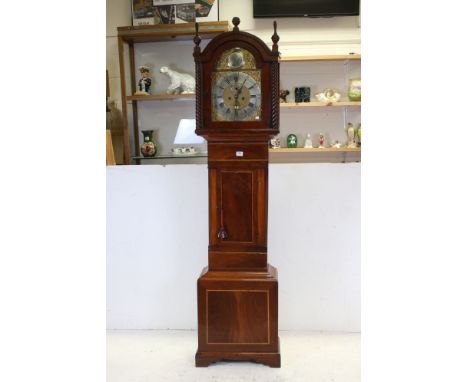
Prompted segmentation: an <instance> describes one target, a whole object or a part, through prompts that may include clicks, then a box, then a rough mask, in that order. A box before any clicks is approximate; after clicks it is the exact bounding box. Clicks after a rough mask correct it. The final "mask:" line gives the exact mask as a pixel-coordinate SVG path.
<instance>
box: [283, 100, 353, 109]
mask: <svg viewBox="0 0 468 382" xmlns="http://www.w3.org/2000/svg"><path fill="white" fill-rule="evenodd" d="M343 106H355V107H360V106H361V102H353V101H343V102H319V101H312V102H298V103H296V102H283V103H280V107H286V108H289V107H343Z"/></svg>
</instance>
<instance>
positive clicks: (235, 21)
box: [232, 17, 240, 32]
mask: <svg viewBox="0 0 468 382" xmlns="http://www.w3.org/2000/svg"><path fill="white" fill-rule="evenodd" d="M232 23H233V24H234V29H233V30H234V32H239V24H240V18H239V17H233V18H232Z"/></svg>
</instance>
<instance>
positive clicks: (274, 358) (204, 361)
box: [195, 352, 281, 367]
mask: <svg viewBox="0 0 468 382" xmlns="http://www.w3.org/2000/svg"><path fill="white" fill-rule="evenodd" d="M220 361H248V362H255V363H261V364H263V365H266V366H270V367H281V354H280V353H279V352H278V353H258V352H257V353H247V352H246V353H242V352H197V354H196V355H195V365H196V366H197V367H208V366H210V365H211V364H212V363H215V362H220Z"/></svg>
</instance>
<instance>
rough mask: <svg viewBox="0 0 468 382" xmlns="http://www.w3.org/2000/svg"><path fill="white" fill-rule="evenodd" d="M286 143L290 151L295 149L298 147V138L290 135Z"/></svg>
mask: <svg viewBox="0 0 468 382" xmlns="http://www.w3.org/2000/svg"><path fill="white" fill-rule="evenodd" d="M286 141H287V145H288V149H294V148H296V147H297V137H296V136H295V135H294V134H289V135H288V138H287V140H286Z"/></svg>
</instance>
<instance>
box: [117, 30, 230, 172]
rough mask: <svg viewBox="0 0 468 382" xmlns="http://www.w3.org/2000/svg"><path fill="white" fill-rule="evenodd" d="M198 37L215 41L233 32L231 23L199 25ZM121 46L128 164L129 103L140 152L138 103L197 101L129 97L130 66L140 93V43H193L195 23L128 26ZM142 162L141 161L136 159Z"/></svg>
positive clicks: (181, 97)
mask: <svg viewBox="0 0 468 382" xmlns="http://www.w3.org/2000/svg"><path fill="white" fill-rule="evenodd" d="M198 25H199V31H198V34H199V35H200V36H201V37H202V38H203V39H211V38H213V37H215V36H217V35H218V34H220V33H223V32H227V31H228V30H229V27H228V22H227V21H216V22H204V23H198ZM117 35H118V47H119V66H120V88H121V92H122V120H123V142H124V143H123V146H124V163H125V164H130V161H131V154H130V140H129V132H128V122H127V121H128V120H127V118H128V110H127V102H131V107H132V110H133V141H134V151H135V153H139V151H140V138H139V133H138V103H139V102H140V101H161V100H193V99H194V96H193V95H189V94H183V95H168V94H155V95H151V96H134V95H128V94H126V89H127V84H126V78H127V76H126V73H125V69H126V66H127V67H129V68H130V85H131V94H134V93H135V91H136V75H135V71H136V67H135V47H134V45H135V44H137V43H149V42H161V41H174V40H191V39H193V37H194V36H195V23H185V24H170V25H144V26H126V27H118V28H117ZM125 44H127V45H128V56H129V57H128V58H129V63H128V64H127V65H126V58H127V57H126V54H125ZM136 161H137V163H138V164H139V163H140V160H139V159H137V160H136Z"/></svg>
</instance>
